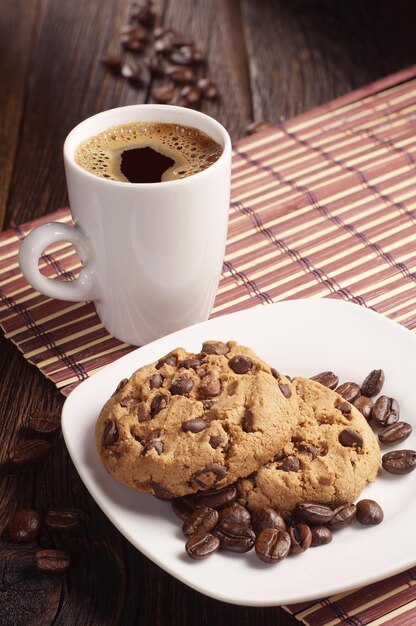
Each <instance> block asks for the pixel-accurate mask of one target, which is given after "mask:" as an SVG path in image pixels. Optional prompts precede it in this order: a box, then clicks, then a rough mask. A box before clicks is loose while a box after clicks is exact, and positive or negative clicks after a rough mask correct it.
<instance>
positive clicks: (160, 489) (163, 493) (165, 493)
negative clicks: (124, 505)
mask: <svg viewBox="0 0 416 626" xmlns="http://www.w3.org/2000/svg"><path fill="white" fill-rule="evenodd" d="M150 487H151V488H152V491H153V495H154V496H155V498H158V499H159V500H173V498H174V495H173V494H172V493H171V492H170V491H169V489H166V487H164V486H163V485H161V484H160V483H157V482H156V481H155V480H152V481H151V482H150Z"/></svg>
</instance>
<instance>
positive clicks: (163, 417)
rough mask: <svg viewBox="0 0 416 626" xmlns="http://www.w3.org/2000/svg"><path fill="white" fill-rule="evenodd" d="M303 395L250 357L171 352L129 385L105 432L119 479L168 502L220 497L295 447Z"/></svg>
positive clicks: (213, 350) (110, 465)
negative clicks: (205, 493)
mask: <svg viewBox="0 0 416 626" xmlns="http://www.w3.org/2000/svg"><path fill="white" fill-rule="evenodd" d="M297 419H298V403H297V396H296V394H295V392H294V390H293V387H292V385H291V383H290V382H289V380H288V379H287V378H286V377H285V376H283V375H281V374H279V373H278V372H276V371H275V370H272V369H270V367H269V366H268V365H266V363H264V362H263V361H262V360H261V359H259V358H258V357H257V356H256V355H255V354H254V353H253V352H252V351H251V350H250V349H249V348H246V347H244V346H240V345H237V344H236V343H235V342H232V341H229V342H227V343H223V342H219V341H207V342H205V343H204V344H203V346H202V349H201V352H200V353H199V354H189V353H188V352H186V351H185V350H184V349H183V348H177V349H175V350H172V352H170V353H169V354H168V355H166V356H165V357H163V358H161V359H160V360H159V361H157V362H156V363H152V364H151V365H146V366H145V367H142V368H140V369H139V370H138V371H137V372H135V374H133V376H132V377H131V378H130V380H124V381H121V383H120V384H119V386H118V388H117V389H116V391H115V393H114V394H113V396H112V397H111V398H110V399H109V400H108V402H107V403H106V404H105V406H104V408H103V409H102V411H101V414H100V416H99V419H98V422H97V426H96V441H97V447H98V451H99V454H100V457H101V461H102V463H103V465H104V466H105V468H106V469H107V470H108V472H109V473H110V474H111V475H112V476H113V477H114V478H116V479H117V480H119V481H120V482H122V483H125V484H127V485H129V486H130V487H132V488H133V489H136V490H137V491H146V492H149V493H153V494H154V495H155V496H158V497H160V498H166V499H169V498H171V497H176V496H182V495H185V494H188V493H195V492H197V491H202V490H207V489H219V488H222V487H224V486H226V485H229V484H231V483H233V482H235V481H236V480H237V478H239V477H241V476H247V475H248V474H250V473H252V472H254V471H255V470H257V469H258V468H259V467H261V466H262V465H263V463H265V462H266V461H267V460H269V459H270V457H271V456H273V454H275V453H276V452H278V450H280V449H281V448H282V447H283V446H284V445H285V444H286V443H287V442H288V441H289V440H290V438H291V436H292V433H293V430H294V428H295V426H296V425H297Z"/></svg>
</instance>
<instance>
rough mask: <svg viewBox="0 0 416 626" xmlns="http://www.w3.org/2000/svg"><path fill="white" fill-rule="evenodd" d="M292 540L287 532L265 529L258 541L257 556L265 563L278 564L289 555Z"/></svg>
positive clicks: (256, 546)
mask: <svg viewBox="0 0 416 626" xmlns="http://www.w3.org/2000/svg"><path fill="white" fill-rule="evenodd" d="M290 546H291V539H290V535H289V533H288V532H286V531H285V530H277V529H276V528H265V529H264V530H263V531H262V532H261V533H260V535H259V536H258V537H257V539H256V545H255V549H256V554H257V556H258V557H259V558H260V559H261V560H262V561H264V562H265V563H269V564H272V563H278V562H279V561H281V560H282V559H284V558H285V557H287V555H288V554H289V550H290Z"/></svg>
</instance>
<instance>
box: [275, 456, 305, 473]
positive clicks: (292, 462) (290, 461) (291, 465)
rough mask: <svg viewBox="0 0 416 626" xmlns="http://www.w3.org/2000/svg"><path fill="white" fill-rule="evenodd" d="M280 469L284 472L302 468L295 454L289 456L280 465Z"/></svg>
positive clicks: (296, 470)
mask: <svg viewBox="0 0 416 626" xmlns="http://www.w3.org/2000/svg"><path fill="white" fill-rule="evenodd" d="M279 469H280V470H282V471H283V472H298V471H299V470H300V463H299V459H298V458H296V457H295V456H288V457H286V458H285V459H284V461H283V462H282V464H281V465H280V466H279Z"/></svg>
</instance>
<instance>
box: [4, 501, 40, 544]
mask: <svg viewBox="0 0 416 626" xmlns="http://www.w3.org/2000/svg"><path fill="white" fill-rule="evenodd" d="M40 529H41V518H40V515H39V513H38V512H37V511H34V510H33V509H22V510H21V511H16V513H15V514H14V515H13V516H12V518H11V520H10V522H9V526H8V530H9V536H10V539H11V541H15V542H17V543H29V542H30V541H35V539H37V538H38V537H39V535H40Z"/></svg>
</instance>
